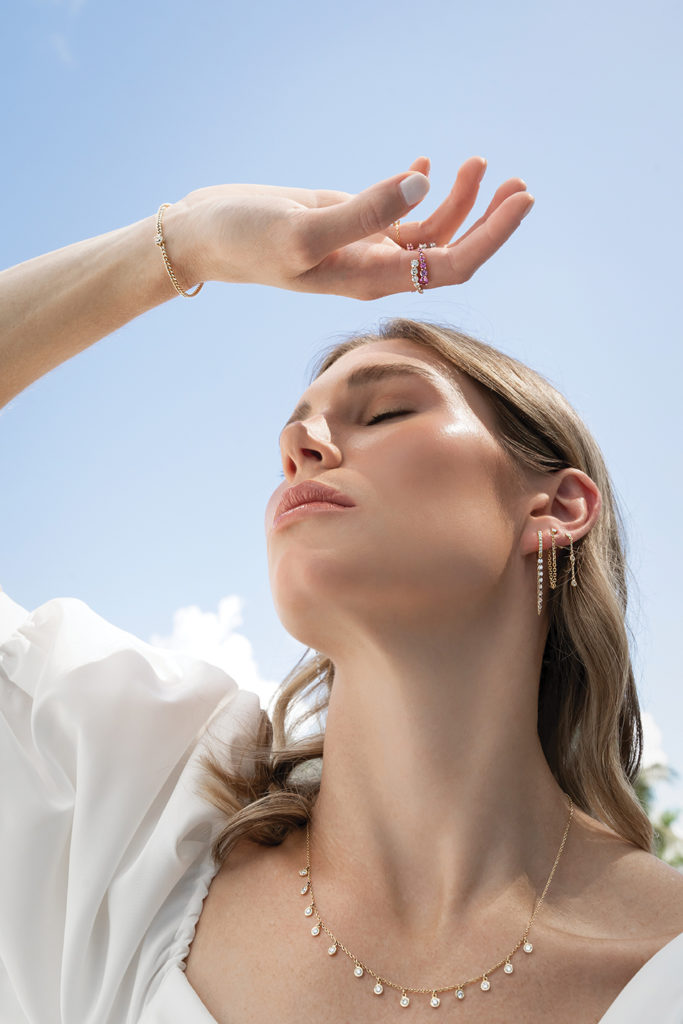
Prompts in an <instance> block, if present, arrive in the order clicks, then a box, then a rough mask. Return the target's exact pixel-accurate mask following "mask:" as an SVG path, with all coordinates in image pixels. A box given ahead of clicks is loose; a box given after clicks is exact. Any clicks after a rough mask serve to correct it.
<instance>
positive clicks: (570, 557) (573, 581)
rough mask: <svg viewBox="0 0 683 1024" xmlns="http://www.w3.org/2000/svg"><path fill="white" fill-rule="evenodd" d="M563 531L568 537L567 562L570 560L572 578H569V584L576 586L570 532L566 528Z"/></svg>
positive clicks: (574, 557)
mask: <svg viewBox="0 0 683 1024" xmlns="http://www.w3.org/2000/svg"><path fill="white" fill-rule="evenodd" d="M564 532H565V533H566V535H567V536H568V537H569V562H570V565H571V567H572V578H571V581H570V586H572V587H575V586H577V583H576V573H575V566H576V556H575V555H574V543H573V541H572V535H571V533H570V532H569V531H568V530H565V531H564Z"/></svg>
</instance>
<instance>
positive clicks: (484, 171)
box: [477, 160, 488, 185]
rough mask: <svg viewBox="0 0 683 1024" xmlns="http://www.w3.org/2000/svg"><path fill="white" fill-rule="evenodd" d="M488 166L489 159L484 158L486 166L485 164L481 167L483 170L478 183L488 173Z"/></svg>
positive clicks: (480, 172)
mask: <svg viewBox="0 0 683 1024" xmlns="http://www.w3.org/2000/svg"><path fill="white" fill-rule="evenodd" d="M487 167H488V160H484V166H483V167H482V168H481V170H480V171H479V177H478V178H477V185H478V184H479V183H480V181H481V179H482V178H483V177H484V175H485V174H486V168H487Z"/></svg>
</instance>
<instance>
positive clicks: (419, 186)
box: [400, 174, 429, 206]
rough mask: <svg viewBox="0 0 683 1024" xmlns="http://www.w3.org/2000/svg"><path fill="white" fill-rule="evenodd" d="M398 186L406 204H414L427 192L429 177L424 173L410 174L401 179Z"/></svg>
mask: <svg viewBox="0 0 683 1024" xmlns="http://www.w3.org/2000/svg"><path fill="white" fill-rule="evenodd" d="M400 188H401V192H402V193H403V198H404V199H405V201H406V202H407V204H408V206H414V205H415V203H419V202H420V200H421V199H424V197H425V196H426V195H427V193H428V192H429V179H428V178H425V176H424V174H410V175H409V176H408V177H407V178H404V179H403V181H402V182H401V185H400Z"/></svg>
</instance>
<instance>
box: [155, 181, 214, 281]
mask: <svg viewBox="0 0 683 1024" xmlns="http://www.w3.org/2000/svg"><path fill="white" fill-rule="evenodd" d="M154 220H155V230H154V235H153V238H152V239H151V240H152V241H153V242H154V243H155V244H156V245H157V247H158V250H159V261H160V263H161V265H162V267H164V270H165V273H166V275H167V277H168V283H169V285H170V286H171V287H172V288H173V290H174V292H175V293H176V294H178V291H179V290H180V291H182V292H184V293H188V292H193V291H194V290H195V289H198V288H200V287H201V285H202V283H203V281H204V278H203V277H202V276H201V274H200V273H199V269H198V262H199V261H198V259H197V250H198V247H197V245H196V242H195V241H194V238H193V230H192V229H193V218H192V216H191V211H189V210H188V208H187V206H186V205H185V204H183V202H182V200H181V201H180V202H177V203H171V204H169V205H168V206H166V207H165V209H164V210H163V211H162V213H161V218H159V215H158V214H157V216H155V218H154ZM159 220H161V230H160V231H159V232H157V230H156V225H157V224H158V223H159ZM161 240H163V244H160V242H161ZM164 256H165V258H164ZM174 279H175V282H174ZM176 285H177V287H176ZM195 294H196V292H195Z"/></svg>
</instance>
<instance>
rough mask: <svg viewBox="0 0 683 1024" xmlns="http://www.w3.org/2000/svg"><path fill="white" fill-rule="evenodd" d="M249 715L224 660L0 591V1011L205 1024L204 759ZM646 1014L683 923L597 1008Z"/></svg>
mask: <svg viewBox="0 0 683 1024" xmlns="http://www.w3.org/2000/svg"><path fill="white" fill-rule="evenodd" d="M258 718H259V700H258V697H257V695H256V694H255V693H251V692H250V691H247V690H242V689H240V688H239V687H238V686H237V683H235V681H234V680H233V679H231V678H230V677H229V676H228V675H226V674H225V672H223V671H222V670H221V669H219V668H216V667H214V666H212V665H209V664H207V663H206V662H202V661H200V660H198V659H196V658H191V657H189V656H186V655H182V654H178V653H177V652H170V651H165V650H162V649H160V648H155V647H152V646H150V645H149V644H146V643H144V642H143V641H142V640H139V639H137V638H136V637H134V636H132V635H131V634H129V633H126V632H124V631H123V630H121V629H118V628H117V627H115V626H113V625H111V624H110V623H108V622H106V621H105V620H104V619H102V618H101V617H100V616H98V615H96V614H95V613H94V612H93V611H92V610H91V609H90V608H89V607H88V606H87V605H85V604H84V603H83V602H82V601H79V600H76V599H73V598H57V599H54V600H52V601H47V602H46V603H45V604H43V605H41V606H40V607H39V608H37V609H36V610H35V611H34V612H32V613H30V614H29V612H27V611H26V609H24V608H21V607H20V606H19V605H18V604H16V603H15V602H14V601H12V600H11V599H10V598H9V597H8V596H7V595H6V594H5V593H2V592H0V767H1V774H0V778H1V779H2V786H1V788H0V814H1V817H0V827H1V832H0V836H1V839H0V1021H1V1022H2V1024H216V1021H215V1020H214V1018H213V1017H212V1016H211V1014H210V1013H209V1011H208V1010H207V1009H206V1007H205V1006H204V1004H203V1003H202V1002H201V1000H200V998H199V996H198V995H197V994H196V992H195V991H194V990H193V989H192V987H191V986H190V984H189V982H188V981H187V978H186V977H185V973H184V960H185V958H186V956H187V954H188V951H189V948H190V944H191V942H192V939H193V937H194V930H195V925H196V922H197V919H198V918H199V915H200V913H201V909H202V903H203V900H204V897H205V896H206V894H207V892H208V889H209V886H210V884H211V880H212V879H213V877H214V875H215V873H216V871H217V867H216V866H215V865H214V863H213V858H212V857H211V843H212V841H213V839H214V838H215V836H216V835H217V834H218V832H219V831H220V830H221V828H222V824H223V823H222V820H221V817H220V814H219V812H218V811H217V810H216V809H215V808H213V807H212V805H211V804H209V803H208V802H207V801H206V800H205V799H204V798H202V797H201V796H199V794H198V793H197V791H196V783H197V780H198V778H199V775H200V772H199V767H198V758H199V755H200V754H201V752H202V751H203V750H204V749H205V748H206V743H207V741H208V740H209V739H210V738H211V737H216V738H217V739H218V740H219V741H223V742H224V743H226V744H228V746H227V747H226V748H225V750H226V756H228V757H235V756H236V753H237V751H238V747H237V746H236V745H235V746H234V747H233V746H232V744H236V743H239V744H240V745H241V744H242V743H244V742H247V743H248V741H249V739H250V736H251V735H253V733H254V731H255V729H256V728H257V726H258ZM209 725H210V727H211V728H210V731H208V732H207V731H206V730H207V727H208V726H209ZM243 767H246V766H245V765H244V762H243ZM643 1021H647V1022H648V1024H649V1022H652V1024H655V1022H656V1024H683V933H681V935H679V936H678V937H677V938H675V939H673V940H672V941H671V942H669V943H668V945H666V946H665V947H664V948H663V949H661V950H660V951H659V952H658V953H656V954H655V956H653V957H652V958H651V959H650V960H648V962H647V963H646V964H645V965H644V966H643V967H642V968H641V969H640V970H639V971H638V973H637V974H636V975H635V976H634V977H633V978H632V979H631V981H630V982H629V983H628V984H627V985H626V987H625V988H624V989H623V991H622V992H621V993H620V994H619V996H618V997H617V999H616V1000H615V1001H614V1002H613V1003H612V1005H611V1006H610V1008H609V1010H608V1011H607V1013H606V1014H605V1015H604V1016H603V1017H602V1018H601V1021H600V1022H599V1024H642V1022H643ZM234 1024H241V1022H240V1021H235V1022H234Z"/></svg>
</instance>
